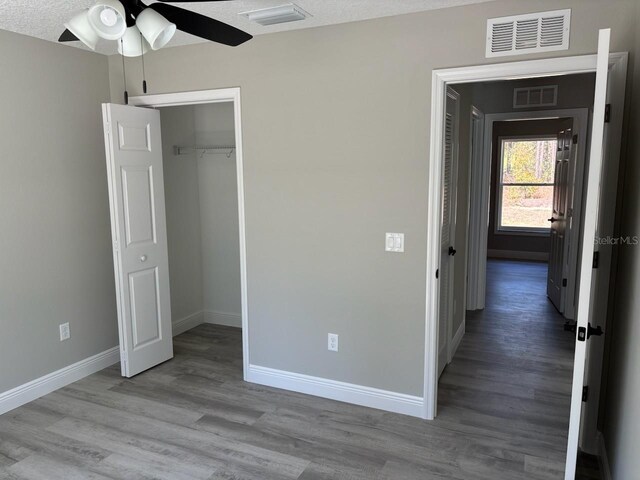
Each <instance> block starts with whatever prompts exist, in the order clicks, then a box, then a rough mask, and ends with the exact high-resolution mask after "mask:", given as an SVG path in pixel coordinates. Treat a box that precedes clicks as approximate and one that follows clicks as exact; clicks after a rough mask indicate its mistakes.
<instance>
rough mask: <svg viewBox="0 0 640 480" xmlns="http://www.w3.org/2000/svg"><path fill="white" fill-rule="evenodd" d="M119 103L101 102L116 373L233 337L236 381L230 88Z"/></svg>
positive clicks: (238, 317) (237, 229) (238, 164)
mask: <svg viewBox="0 0 640 480" xmlns="http://www.w3.org/2000/svg"><path fill="white" fill-rule="evenodd" d="M129 103H130V105H131V106H122V105H114V104H104V105H103V116H104V122H105V145H106V150H107V169H108V176H109V195H110V202H111V220H112V234H113V239H114V268H115V277H116V294H117V300H118V324H119V330H120V353H121V365H122V374H123V376H126V377H131V376H133V375H136V374H138V373H141V372H143V371H145V370H147V369H149V368H152V367H153V366H155V365H158V364H160V363H162V362H164V361H166V360H169V359H171V358H173V356H174V349H176V348H177V349H178V350H182V349H183V347H188V348H189V350H190V351H191V352H193V351H194V348H193V347H194V345H195V344H198V345H195V346H196V348H195V351H197V350H198V349H202V350H203V351H204V350H207V349H209V350H211V349H210V348H209V347H213V346H216V344H217V345H218V346H219V347H220V349H219V350H220V355H219V356H218V355H217V354H215V355H213V356H214V357H216V358H218V357H219V359H220V361H227V360H230V359H226V358H224V345H225V342H227V343H233V344H235V345H236V347H235V351H236V353H239V352H237V350H238V348H237V346H239V342H240V340H241V341H242V360H241V361H242V367H243V376H246V373H247V370H248V368H247V367H248V358H249V355H248V318H247V289H246V285H247V279H246V249H245V222H244V188H243V185H244V184H243V175H242V173H243V165H242V133H241V120H240V91H239V89H238V88H231V89H221V90H211V91H201V92H184V93H175V94H161V95H145V96H141V97H132V98H131V99H130V101H129ZM139 107H147V108H139ZM201 324H210V325H205V326H200V325H201ZM195 327H198V329H197V330H194V332H195V333H194V335H190V334H191V333H192V332H189V334H186V335H181V336H180V337H179V338H178V339H173V338H172V337H175V336H176V335H180V334H184V333H185V332H187V331H189V330H191V329H193V328H195ZM191 336H192V337H193V338H191ZM207 342H208V343H207ZM209 344H211V345H209ZM214 353H215V352H214ZM235 357H237V358H235V359H234V360H233V361H234V362H235V363H239V362H240V356H239V355H235Z"/></svg>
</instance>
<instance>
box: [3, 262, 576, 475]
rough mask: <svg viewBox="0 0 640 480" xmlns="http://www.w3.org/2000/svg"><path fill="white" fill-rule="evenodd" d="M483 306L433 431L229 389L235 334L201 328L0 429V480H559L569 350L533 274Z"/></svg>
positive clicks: (538, 272) (496, 273) (25, 411)
mask: <svg viewBox="0 0 640 480" xmlns="http://www.w3.org/2000/svg"><path fill="white" fill-rule="evenodd" d="M488 294H489V297H490V301H489V302H488V307H487V309H486V310H485V311H484V312H482V313H479V314H473V315H471V316H470V317H469V318H468V323H467V334H466V336H465V338H464V339H463V342H462V344H461V346H460V349H459V351H458V354H457V355H456V357H455V359H454V361H453V362H452V363H451V364H450V365H449V366H448V367H447V369H446V371H445V373H444V374H443V376H442V379H441V384H440V386H441V388H440V415H439V416H438V418H437V419H436V420H435V421H433V422H428V421H422V420H419V419H416V418H412V417H407V416H403V415H396V414H391V413H386V412H382V411H379V410H372V409H368V408H363V407H357V406H352V405H348V404H344V403H339V402H334V401H330V400H325V399H321V398H316V397H311V396H307V395H301V394H296V393H292V392H286V391H282V390H277V389H272V388H266V387H261V386H258V385H252V384H247V383H244V382H243V381H242V351H241V332H240V331H239V330H237V329H234V328H229V327H220V326H213V325H201V326H199V327H197V328H195V329H193V330H191V331H189V332H186V333H184V334H182V335H180V336H178V337H176V338H175V342H174V344H175V353H176V356H175V358H174V359H173V360H171V361H169V362H166V363H164V364H162V365H159V366H158V367H156V368H154V369H152V370H150V371H148V372H145V373H143V374H141V375H138V376H137V377H135V378H133V379H123V378H121V377H120V376H119V368H118V367H117V366H114V367H112V368H108V369H106V370H103V371H102V372H99V373H97V374H94V375H92V376H90V377H87V378H85V379H83V380H81V381H79V382H76V383H74V384H72V385H69V386H68V387H65V388H63V389H61V390H58V391H56V392H54V393H52V394H49V395H47V396H45V397H42V398H40V399H38V400H36V401H34V402H31V403H30V404H27V405H25V406H23V407H20V408H18V409H16V410H13V411H11V412H9V413H7V414H5V415H2V416H0V479H7V480H17V479H29V480H39V479H42V480H45V479H46V480H57V479H60V480H62V479H64V480H76V479H172V480H173V479H203V480H204V479H209V480H233V479H235V480H254V479H255V480H276V479H299V480H316V479H336V480H337V479H344V480H418V479H420V480H428V479H445V478H446V479H457V480H475V479H478V480H500V479H508V480H516V479H555V478H561V476H562V474H561V469H562V464H563V460H564V449H565V445H564V444H565V441H566V426H567V418H568V405H569V404H568V398H569V397H568V396H569V384H570V377H571V355H572V342H571V336H570V335H567V334H565V333H564V332H563V331H562V319H561V317H560V316H559V315H558V314H557V313H555V311H554V310H553V308H552V307H551V306H550V305H548V303H547V302H546V298H545V296H544V270H543V269H542V268H541V266H540V265H536V264H526V263H519V264H517V265H511V266H510V265H509V264H507V263H504V262H492V263H490V265H489V291H488Z"/></svg>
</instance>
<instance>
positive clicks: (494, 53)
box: [486, 9, 571, 57]
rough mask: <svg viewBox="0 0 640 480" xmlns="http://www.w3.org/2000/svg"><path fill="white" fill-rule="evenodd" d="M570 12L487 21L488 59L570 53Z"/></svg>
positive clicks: (562, 11)
mask: <svg viewBox="0 0 640 480" xmlns="http://www.w3.org/2000/svg"><path fill="white" fill-rule="evenodd" d="M570 23H571V9H566V10H555V11H552V12H538V13H528V14H525V15H514V16H511V17H500V18H490V19H489V20H487V51H486V56H487V57H500V56H506V55H522V54H525V53H536V52H551V51H554V50H568V49H569V32H570Z"/></svg>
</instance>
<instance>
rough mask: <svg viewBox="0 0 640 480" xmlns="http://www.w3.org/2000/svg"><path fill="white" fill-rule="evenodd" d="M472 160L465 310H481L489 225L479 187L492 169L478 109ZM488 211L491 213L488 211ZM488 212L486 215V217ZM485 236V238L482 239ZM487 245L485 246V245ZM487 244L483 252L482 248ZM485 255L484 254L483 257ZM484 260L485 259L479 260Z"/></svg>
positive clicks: (474, 117) (474, 113)
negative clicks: (482, 269) (482, 268)
mask: <svg viewBox="0 0 640 480" xmlns="http://www.w3.org/2000/svg"><path fill="white" fill-rule="evenodd" d="M470 141H471V158H470V168H469V186H468V188H469V200H468V207H469V208H468V210H467V211H468V215H467V222H468V228H467V259H466V261H467V268H466V272H467V283H466V288H467V293H466V296H465V298H466V301H465V305H464V308H465V309H466V310H482V309H483V308H484V300H485V298H484V295H479V293H480V292H479V285H478V283H479V282H478V281H479V276H480V263H481V261H482V262H484V263H485V264H486V257H487V255H486V252H487V235H486V229H487V224H484V228H483V223H482V219H483V215H482V213H483V212H482V202H481V201H478V200H477V199H479V198H482V197H481V195H480V187H481V184H482V180H481V179H483V178H485V173H484V170H485V169H486V175H487V176H490V172H489V170H490V165H485V161H484V157H483V154H484V148H483V145H484V113H482V112H481V111H480V110H479V109H478V108H476V107H475V106H472V107H471V138H470ZM487 210H488V209H487ZM486 215H488V211H487V212H485V217H486ZM483 232H484V235H483ZM483 241H484V242H483ZM483 243H484V250H483V247H482V245H481V244H483ZM481 252H484V253H481ZM481 256H482V257H483V258H482V259H481V258H480V257H481Z"/></svg>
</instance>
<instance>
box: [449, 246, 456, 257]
mask: <svg viewBox="0 0 640 480" xmlns="http://www.w3.org/2000/svg"><path fill="white" fill-rule="evenodd" d="M455 254H456V249H455V248H453V247H449V255H451V256H452V257H453V256H454V255H455Z"/></svg>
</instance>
